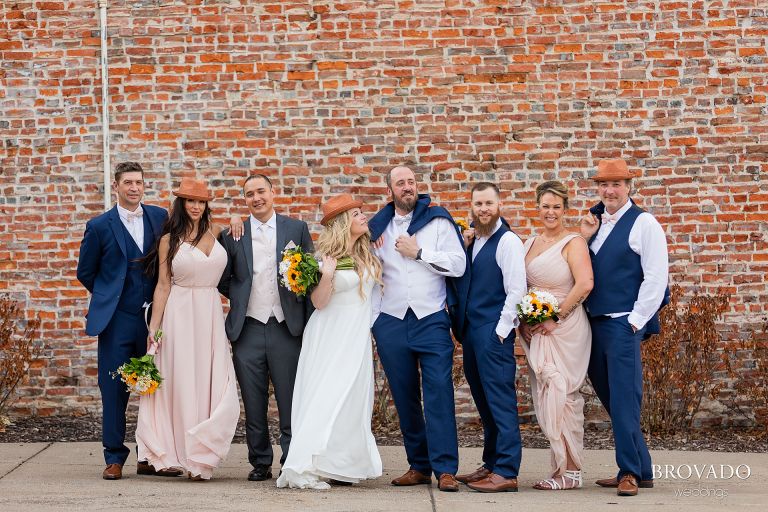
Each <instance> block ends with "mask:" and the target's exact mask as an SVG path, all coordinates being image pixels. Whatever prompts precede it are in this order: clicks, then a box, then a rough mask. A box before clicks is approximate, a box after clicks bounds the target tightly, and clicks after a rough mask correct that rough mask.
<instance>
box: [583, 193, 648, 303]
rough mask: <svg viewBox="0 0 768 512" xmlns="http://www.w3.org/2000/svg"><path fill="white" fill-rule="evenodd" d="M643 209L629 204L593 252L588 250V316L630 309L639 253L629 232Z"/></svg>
mask: <svg viewBox="0 0 768 512" xmlns="http://www.w3.org/2000/svg"><path fill="white" fill-rule="evenodd" d="M641 213H643V210H642V209H641V208H639V207H638V206H636V205H634V204H633V205H632V206H631V207H630V208H629V210H627V212H626V213H625V214H624V215H622V216H621V218H620V219H619V222H617V223H616V225H615V226H614V227H613V230H611V234H610V235H608V238H606V239H605V242H603V245H602V247H600V250H599V251H598V252H597V254H595V253H593V252H592V251H591V250H590V251H589V255H590V257H591V258H592V272H593V273H594V278H595V285H594V287H593V288H592V293H590V294H589V297H587V301H586V305H587V309H588V310H589V314H590V315H591V316H600V315H607V314H610V313H623V312H626V311H632V309H633V308H634V307H635V301H636V300H637V293H638V291H639V290H640V285H641V284H642V283H643V267H642V266H641V265H640V255H639V254H637V253H636V252H635V251H633V250H632V248H631V247H630V246H629V233H630V231H632V226H634V224H635V220H637V217H638V216H639V215H640V214H641Z"/></svg>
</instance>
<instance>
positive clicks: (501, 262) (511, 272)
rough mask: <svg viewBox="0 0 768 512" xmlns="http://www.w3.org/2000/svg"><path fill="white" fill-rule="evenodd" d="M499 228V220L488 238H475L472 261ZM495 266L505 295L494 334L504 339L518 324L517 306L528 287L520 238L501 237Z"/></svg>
mask: <svg viewBox="0 0 768 512" xmlns="http://www.w3.org/2000/svg"><path fill="white" fill-rule="evenodd" d="M499 228H501V219H499V220H497V221H496V228H495V229H494V230H493V233H491V234H490V235H489V236H483V237H476V238H475V244H474V246H473V247H472V261H475V258H476V257H477V255H478V253H479V252H480V249H482V248H483V246H484V245H485V243H486V242H487V241H488V239H489V238H490V237H491V236H493V235H494V234H495V233H496V231H498V230H499ZM496 264H497V265H498V266H499V268H500V269H501V274H502V276H504V293H506V294H507V298H506V299H505V300H504V308H503V309H502V310H501V316H500V318H499V323H498V324H497V325H496V334H497V335H499V336H501V337H502V338H506V337H507V336H509V333H510V332H512V329H514V328H515V327H517V326H518V325H519V324H520V320H519V319H518V318H517V305H518V304H520V302H521V301H522V300H523V296H524V295H525V294H526V288H527V286H528V283H527V281H526V277H525V248H524V247H523V242H521V241H520V238H518V237H517V236H516V235H515V234H514V233H512V232H511V231H507V232H506V233H504V234H503V235H501V239H500V240H499V244H498V245H497V246H496Z"/></svg>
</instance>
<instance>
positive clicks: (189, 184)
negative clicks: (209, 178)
mask: <svg viewBox="0 0 768 512" xmlns="http://www.w3.org/2000/svg"><path fill="white" fill-rule="evenodd" d="M173 195H175V196H176V197H183V198H184V199H197V200H198V201H210V200H212V199H213V195H211V193H210V192H209V191H208V185H206V184H205V182H204V181H200V180H196V179H194V178H181V185H179V188H178V189H177V190H174V191H173Z"/></svg>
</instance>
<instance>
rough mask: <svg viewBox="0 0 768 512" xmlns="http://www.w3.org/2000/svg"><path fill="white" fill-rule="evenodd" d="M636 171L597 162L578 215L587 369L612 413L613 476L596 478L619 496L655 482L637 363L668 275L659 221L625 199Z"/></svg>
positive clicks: (652, 329) (654, 323) (653, 325)
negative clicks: (585, 247) (588, 333)
mask: <svg viewBox="0 0 768 512" xmlns="http://www.w3.org/2000/svg"><path fill="white" fill-rule="evenodd" d="M633 177H635V175H634V173H632V172H631V171H630V170H629V168H628V167H627V163H626V162H625V161H624V160H622V159H619V158H617V159H613V160H603V161H601V162H599V163H598V167H597V174H596V175H595V176H594V178H593V179H594V180H595V181H596V182H597V186H598V193H599V195H600V199H601V200H602V202H601V203H599V204H598V205H596V206H595V207H593V208H592V209H590V214H589V215H587V216H586V217H584V218H583V219H582V222H581V234H582V236H583V237H584V238H585V239H587V240H589V249H590V256H591V258H592V269H593V271H594V276H595V285H594V288H593V289H592V293H591V294H590V295H589V297H588V298H587V301H586V307H587V311H588V312H589V316H590V324H591V326H592V353H591V356H590V360H589V368H588V370H587V374H588V375H589V380H590V381H591V382H592V387H593V388H594V389H595V392H596V393H597V396H598V397H599V398H600V401H601V402H602V404H603V406H604V407H605V408H606V410H607V411H608V414H609V415H610V417H611V424H612V426H613V436H614V441H615V445H616V463H617V465H618V466H619V471H618V474H617V476H616V477H613V478H606V479H603V480H598V481H597V482H596V483H597V484H598V485H600V486H603V487H616V488H617V494H618V495H619V496H635V495H636V494H637V492H638V491H637V490H638V487H644V488H645V487H653V472H652V467H651V456H650V454H649V453H648V447H647V446H646V444H645V439H644V438H643V433H642V432H641V430H640V408H641V403H642V396H643V369H642V361H641V358H640V343H641V341H642V340H643V339H644V338H645V337H647V336H648V335H650V334H655V333H658V332H659V323H658V310H659V307H660V306H661V305H662V304H663V301H664V300H665V294H666V293H667V284H668V278H669V258H668V254H667V239H666V236H665V235H664V230H663V229H662V227H661V225H660V224H659V223H658V221H657V220H656V219H655V218H654V217H653V215H651V214H650V213H647V212H645V211H643V210H642V209H641V208H639V207H638V206H636V205H635V204H634V203H633V202H632V201H631V200H630V199H629V193H630V190H631V187H632V182H631V180H632V178H633Z"/></svg>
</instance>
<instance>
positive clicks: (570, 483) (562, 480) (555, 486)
mask: <svg viewBox="0 0 768 512" xmlns="http://www.w3.org/2000/svg"><path fill="white" fill-rule="evenodd" d="M583 485H584V482H583V480H582V478H581V471H580V470H570V469H567V470H565V472H563V474H562V475H560V476H556V477H553V478H547V479H546V480H541V481H539V482H536V483H535V484H533V488H534V489H538V490H540V491H568V490H570V489H581V487H582V486H583Z"/></svg>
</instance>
